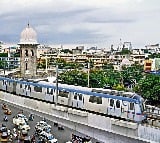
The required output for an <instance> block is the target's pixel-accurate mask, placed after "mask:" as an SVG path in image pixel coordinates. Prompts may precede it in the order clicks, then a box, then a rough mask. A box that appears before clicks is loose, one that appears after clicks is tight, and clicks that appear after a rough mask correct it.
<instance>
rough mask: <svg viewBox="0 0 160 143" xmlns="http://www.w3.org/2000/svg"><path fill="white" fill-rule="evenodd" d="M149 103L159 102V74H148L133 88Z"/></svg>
mask: <svg viewBox="0 0 160 143" xmlns="http://www.w3.org/2000/svg"><path fill="white" fill-rule="evenodd" d="M134 90H135V91H136V92H137V93H139V94H140V95H142V96H143V97H144V98H145V99H147V100H148V101H149V102H150V103H151V104H160V102H159V101H160V94H159V93H160V76H159V75H153V74H149V75H146V77H145V78H144V79H141V80H140V81H139V84H138V85H137V86H136V87H135V89H134Z"/></svg>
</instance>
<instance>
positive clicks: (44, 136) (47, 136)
mask: <svg viewBox="0 0 160 143" xmlns="http://www.w3.org/2000/svg"><path fill="white" fill-rule="evenodd" d="M39 138H40V139H41V140H43V141H44V142H47V143H58V140H57V139H56V138H54V136H53V135H52V134H51V133H47V132H45V131H42V132H41V133H40V135H39Z"/></svg>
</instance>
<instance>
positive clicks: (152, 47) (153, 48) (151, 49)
mask: <svg viewBox="0 0 160 143" xmlns="http://www.w3.org/2000/svg"><path fill="white" fill-rule="evenodd" d="M145 47H146V50H148V52H149V53H152V54H153V53H160V47H159V44H154V45H146V46H145Z"/></svg>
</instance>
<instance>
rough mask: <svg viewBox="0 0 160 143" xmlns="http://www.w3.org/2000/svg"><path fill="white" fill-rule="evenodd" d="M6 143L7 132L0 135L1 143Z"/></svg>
mask: <svg viewBox="0 0 160 143" xmlns="http://www.w3.org/2000/svg"><path fill="white" fill-rule="evenodd" d="M7 142H8V134H7V132H3V133H2V135H1V143H7Z"/></svg>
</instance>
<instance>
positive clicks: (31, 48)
mask: <svg viewBox="0 0 160 143" xmlns="http://www.w3.org/2000/svg"><path fill="white" fill-rule="evenodd" d="M18 45H20V72H21V77H27V78H32V77H35V76H36V74H37V46H38V45H39V44H38V42H37V34H36V32H35V30H34V29H33V28H31V27H30V25H29V24H28V25H27V27H26V28H25V29H24V30H23V31H22V32H21V38H20V42H19V43H18Z"/></svg>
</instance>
